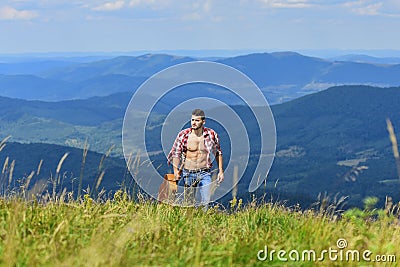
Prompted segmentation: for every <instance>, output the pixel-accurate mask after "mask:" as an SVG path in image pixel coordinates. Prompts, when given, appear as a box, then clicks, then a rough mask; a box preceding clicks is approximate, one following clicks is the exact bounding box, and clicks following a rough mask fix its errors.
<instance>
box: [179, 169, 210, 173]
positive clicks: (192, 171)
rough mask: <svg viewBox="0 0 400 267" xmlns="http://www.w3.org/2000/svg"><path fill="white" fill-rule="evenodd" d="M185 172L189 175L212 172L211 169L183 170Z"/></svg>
mask: <svg viewBox="0 0 400 267" xmlns="http://www.w3.org/2000/svg"><path fill="white" fill-rule="evenodd" d="M183 170H184V171H185V172H188V173H198V172H210V170H211V169H210V168H200V169H194V170H188V169H183Z"/></svg>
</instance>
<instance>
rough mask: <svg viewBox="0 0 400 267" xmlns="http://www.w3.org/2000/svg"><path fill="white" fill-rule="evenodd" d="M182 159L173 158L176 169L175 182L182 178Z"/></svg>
mask: <svg viewBox="0 0 400 267" xmlns="http://www.w3.org/2000/svg"><path fill="white" fill-rule="evenodd" d="M180 161H181V159H180V158H178V157H174V158H172V166H173V168H174V177H175V181H177V180H179V179H180V178H181V174H180V173H179V164H180Z"/></svg>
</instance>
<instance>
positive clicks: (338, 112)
mask: <svg viewBox="0 0 400 267" xmlns="http://www.w3.org/2000/svg"><path fill="white" fill-rule="evenodd" d="M398 99H400V88H398V87H392V88H378V87H370V86H341V87H332V88H330V89H328V90H325V91H322V92H319V93H315V94H310V95H307V96H304V97H301V98H298V99H296V100H293V101H290V102H287V103H283V104H280V105H274V106H272V111H273V114H274V117H275V123H276V127H277V142H278V143H277V152H276V158H275V161H274V163H273V166H272V169H271V172H270V175H269V177H268V180H267V181H268V182H267V184H266V188H264V187H261V188H260V189H259V190H258V191H257V192H256V193H257V194H258V195H262V194H264V193H268V194H273V195H274V197H278V198H284V199H287V200H290V201H292V202H300V203H303V204H305V205H308V204H310V203H312V202H313V201H315V199H316V198H317V196H318V194H319V193H323V194H324V193H326V194H328V195H330V196H332V197H333V196H334V195H335V194H337V193H339V194H340V195H344V196H350V197H349V198H348V205H349V206H352V205H360V203H362V202H361V201H362V199H363V198H365V197H367V196H372V195H374V196H377V197H379V199H380V200H381V201H384V199H385V196H386V195H390V196H392V197H393V198H394V199H399V194H398V189H397V187H398V184H399V183H398V177H397V174H396V165H395V161H394V158H393V155H392V151H391V143H390V141H389V138H388V133H387V130H386V118H390V119H391V120H392V123H393V125H394V127H395V130H397V129H398V128H399V127H400V126H399V125H400V116H399V114H400V107H399V105H398ZM0 101H2V104H1V105H0V109H2V112H1V113H0V114H4V115H3V116H2V117H1V118H0V119H1V124H0V125H1V126H0V129H1V131H0V133H1V135H2V137H4V136H7V135H9V134H11V135H13V137H12V139H11V140H12V141H18V142H25V143H29V142H42V143H50V144H59V145H68V146H74V147H79V148H82V147H83V144H84V142H85V140H86V139H88V141H89V144H90V149H91V150H94V151H98V152H102V153H105V152H106V151H107V150H108V149H109V148H110V147H111V146H113V145H115V147H114V149H113V151H112V155H113V156H121V153H122V147H121V128H122V119H123V114H124V110H125V108H126V105H127V103H128V101H129V95H127V94H116V95H113V96H110V97H96V98H91V99H88V100H76V101H63V102H55V103H47V102H40V101H23V100H15V99H7V98H1V99H0ZM168 103H169V102H168ZM164 104H165V103H164ZM169 104H170V105H172V104H173V103H169ZM19 107H21V108H19ZM241 109H242V108H241V107H240V106H237V107H235V110H236V111H237V112H239V113H241V114H242V115H245V114H246V113H245V111H244V110H241ZM245 116H246V115H245ZM154 118H156V121H154V123H155V125H158V126H156V127H154V128H152V130H149V131H148V133H147V134H148V138H149V139H148V140H160V138H159V134H160V125H162V121H163V116H161V117H160V116H156V117H154ZM244 119H245V118H244ZM249 122H250V125H249V126H250V127H255V126H254V125H253V126H252V125H251V123H252V122H251V120H249ZM209 126H213V124H212V122H209ZM255 134H257V131H250V132H249V135H250V136H249V139H250V140H257V138H256V136H252V135H255ZM397 136H398V138H399V130H397ZM221 140H223V143H222V145H223V147H225V148H227V147H228V146H229V142H228V140H229V139H228V136H227V135H226V132H221ZM399 140H400V138H399ZM148 147H149V148H150V149H151V150H153V151H157V150H159V149H160V143H159V142H153V143H151V144H149V146H148ZM20 150H21V151H31V150H32V147H30V146H27V147H24V148H22V147H21V149H20ZM40 150H42V149H38V151H40ZM225 151H226V152H227V153H228V152H229V149H225ZM2 153H3V154H4V153H5V152H2ZM21 154H22V153H21ZM39 154H40V153H39V152H37V154H35V157H32V159H34V163H35V164H37V162H39V160H40V156H39ZM228 154H229V153H228ZM61 156H62V155H61ZM61 156H60V155H58V156H57V157H54V158H56V159H57V160H58V158H59V157H61ZM228 158H229V157H227V158H226V160H228ZM16 159H17V160H18V157H17V156H16ZM80 160H81V156H79V157H78V159H76V162H79V161H80ZM152 160H154V164H155V165H156V166H159V165H160V166H161V167H160V172H161V173H162V172H164V171H166V170H167V168H166V165H165V158H164V156H163V154H155V155H153V156H152ZM249 166H250V167H249V171H250V170H251V168H252V167H254V162H250V165H249ZM53 168H55V166H53ZM24 171H25V172H27V173H29V172H30V171H31V168H28V169H26V170H24ZM248 182H249V181H248V178H246V177H244V178H243V180H242V181H241V185H240V188H241V190H240V192H242V193H243V195H242V197H243V198H247V197H249V194H248V193H246V189H247V186H246V184H247V183H248ZM380 204H382V202H381V203H380Z"/></svg>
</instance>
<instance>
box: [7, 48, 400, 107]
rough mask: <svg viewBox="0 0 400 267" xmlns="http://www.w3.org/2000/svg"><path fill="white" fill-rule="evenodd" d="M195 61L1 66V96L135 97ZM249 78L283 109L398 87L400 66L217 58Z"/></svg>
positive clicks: (280, 57)
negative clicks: (338, 90)
mask: <svg viewBox="0 0 400 267" xmlns="http://www.w3.org/2000/svg"><path fill="white" fill-rule="evenodd" d="M196 60H198V59H196V58H192V57H185V56H173V55H166V54H146V55H141V56H118V57H114V58H106V59H104V58H103V59H99V60H97V59H96V58H94V59H93V60H92V61H88V62H69V61H60V60H59V59H57V60H56V59H55V61H54V62H51V61H50V60H47V61H45V62H43V61H37V62H36V61H34V62H30V63H29V64H27V65H26V66H24V65H23V63H18V64H17V65H16V63H2V64H0V95H1V96H7V97H12V98H20V99H26V100H45V101H60V100H70V99H84V98H89V97H93V96H107V95H110V94H113V93H118V92H130V93H133V92H134V91H135V90H136V89H137V88H138V87H139V86H140V85H141V84H142V83H143V82H144V81H145V80H146V79H147V78H149V77H150V76H151V75H153V74H155V73H157V72H159V71H161V70H163V69H165V68H166V67H169V66H172V65H175V64H179V63H185V62H191V61H196ZM214 61H215V62H218V63H222V64H226V65H229V66H232V67H234V68H236V69H238V70H240V71H242V72H243V73H244V74H246V75H248V76H249V77H250V78H251V79H252V80H253V81H254V82H255V83H256V84H257V85H258V86H259V87H260V89H261V90H262V92H263V93H264V95H265V96H266V98H267V100H268V101H269V103H270V104H276V103H282V102H285V101H288V100H291V99H295V98H297V97H299V96H303V95H306V94H309V93H313V92H317V91H320V90H323V89H327V88H328V87H331V86H334V85H344V84H363V85H376V86H398V85H399V84H400V65H399V64H377V63H374V62H372V63H371V62H359V61H348V60H346V58H344V59H343V60H342V59H341V60H340V61H338V60H327V59H321V58H316V57H309V56H304V55H301V54H298V53H294V52H274V53H256V54H249V55H243V56H236V57H228V58H219V59H215V60H214Z"/></svg>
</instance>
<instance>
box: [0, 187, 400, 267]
mask: <svg viewBox="0 0 400 267" xmlns="http://www.w3.org/2000/svg"><path fill="white" fill-rule="evenodd" d="M66 198H68V195H67V196H66ZM375 203H376V200H374V199H368V200H366V202H365V204H366V206H365V209H364V210H359V209H353V210H348V211H346V212H340V211H338V210H336V209H335V207H333V206H328V207H324V205H323V204H320V205H319V208H318V209H315V210H305V211H304V210H301V209H299V207H291V208H288V207H284V206H283V205H280V204H276V203H275V204H273V203H263V204H258V205H256V202H255V201H254V202H252V203H248V205H243V204H242V203H241V201H240V200H239V201H236V199H234V200H232V201H231V204H230V206H229V207H226V208H223V207H218V206H215V207H213V208H210V209H209V210H208V211H206V212H205V211H203V210H202V209H196V208H181V207H172V206H169V205H166V204H159V203H156V202H152V201H150V200H144V199H142V200H140V201H139V202H133V201H131V200H130V199H129V197H128V196H127V195H126V194H124V193H123V192H122V191H118V192H117V193H116V194H115V195H114V197H113V200H107V201H106V202H101V203H100V202H97V201H94V200H93V199H91V198H90V197H89V196H88V195H85V196H84V197H83V198H82V199H81V200H79V201H76V200H69V201H67V200H65V201H63V200H60V199H58V200H53V201H49V202H47V203H40V201H37V200H31V201H27V200H24V199H22V198H17V197H14V198H9V199H2V200H0V255H1V257H0V264H1V266H265V265H275V266H282V265H283V266H285V265H286V266H293V265H297V266H315V265H318V266H359V265H362V266H380V265H381V264H382V263H377V262H376V261H375V260H376V259H378V258H376V256H379V255H380V259H383V258H384V259H385V260H386V261H390V262H387V263H385V264H382V266H396V262H395V261H398V260H399V259H398V258H394V257H398V255H396V253H398V252H397V251H398V248H399V247H400V224H399V220H398V215H397V214H398V210H397V206H396V205H393V204H391V203H390V201H388V203H387V208H386V209H383V210H377V209H374V208H373V206H374V204H375ZM332 207H333V208H332ZM266 250H267V251H266ZM273 250H275V252H274V251H273ZM279 250H282V251H284V252H286V253H284V252H280V254H278V251H279ZM311 250H312V251H315V258H313V254H312V252H311ZM324 250H325V252H324ZM356 250H357V251H358V252H357V253H358V255H359V256H360V261H358V260H357V257H356V256H357V254H356V252H355V251H356ZM296 251H297V254H296ZM335 251H336V252H335ZM368 251H370V252H368ZM271 253H272V254H271ZM363 255H364V257H365V258H366V259H367V260H368V259H370V260H371V261H370V262H368V261H366V260H363ZM303 258H304V259H303ZM335 258H336V260H335ZM285 259H286V260H287V261H285ZM295 259H297V260H295Z"/></svg>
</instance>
